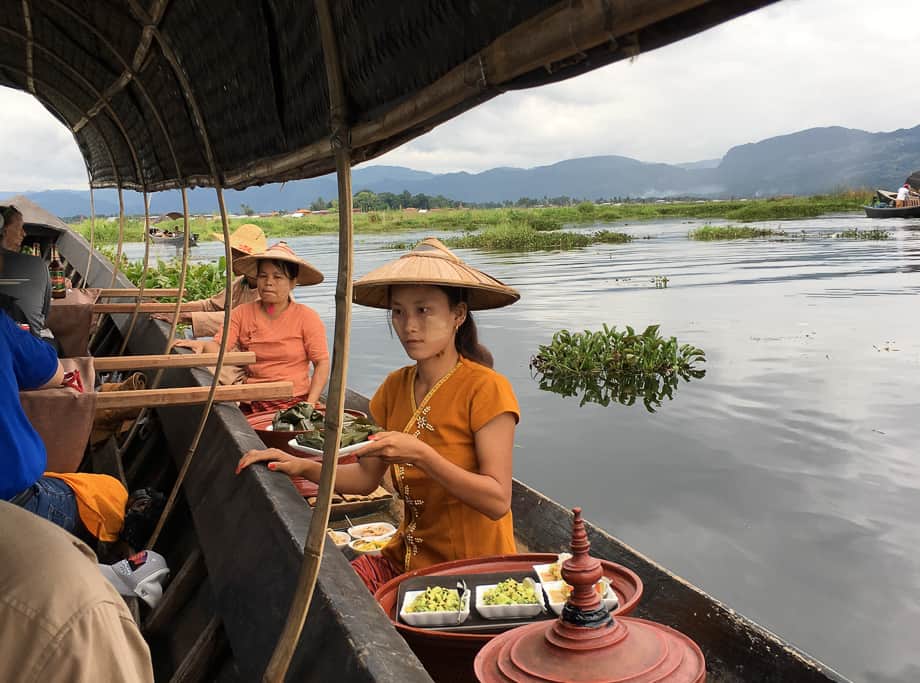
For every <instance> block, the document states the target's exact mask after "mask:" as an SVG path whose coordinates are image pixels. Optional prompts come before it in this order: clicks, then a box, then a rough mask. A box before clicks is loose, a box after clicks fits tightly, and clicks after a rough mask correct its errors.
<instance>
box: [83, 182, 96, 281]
mask: <svg viewBox="0 0 920 683" xmlns="http://www.w3.org/2000/svg"><path fill="white" fill-rule="evenodd" d="M95 253H96V197H95V196H94V194H93V179H92V178H90V179H89V255H88V256H87V257H86V270H84V271H83V279H82V280H81V281H80V285H81V286H80V289H86V283H87V282H89V268H90V266H91V265H93V254H95Z"/></svg>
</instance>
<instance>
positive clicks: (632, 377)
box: [530, 325, 706, 413]
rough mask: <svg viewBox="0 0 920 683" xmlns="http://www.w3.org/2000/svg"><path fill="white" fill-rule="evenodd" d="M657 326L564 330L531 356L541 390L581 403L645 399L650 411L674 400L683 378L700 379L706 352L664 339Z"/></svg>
mask: <svg viewBox="0 0 920 683" xmlns="http://www.w3.org/2000/svg"><path fill="white" fill-rule="evenodd" d="M658 329H659V326H658V325H649V326H648V327H647V328H645V331H644V332H639V333H637V332H636V331H635V330H634V329H633V328H632V327H629V326H627V327H626V328H625V329H624V330H617V328H616V327H615V326H614V327H608V326H607V325H604V326H603V329H602V330H599V331H596V332H592V331H590V330H585V331H584V332H569V331H568V330H560V331H559V332H556V334H554V335H553V339H552V342H550V343H549V344H547V345H541V346H540V348H539V350H538V351H537V354H536V355H535V356H533V358H531V360H530V368H531V371H532V372H533V373H534V377H535V378H537V379H538V380H539V382H540V388H541V389H544V390H546V391H552V392H554V393H557V394H560V395H562V396H581V404H580V405H584V404H585V403H597V404H599V405H602V406H608V405H610V403H611V402H614V403H620V404H622V405H627V406H631V405H633V404H634V403H635V402H636V400H637V399H641V400H642V403H643V405H644V406H645V408H646V410H648V411H649V412H651V413H654V412H655V409H656V408H658V407H660V406H661V402H662V401H663V400H664V399H665V398H667V399H668V400H672V399H673V398H674V391H675V389H676V388H677V385H678V383H679V381H680V380H684V381H690V380H691V379H700V378H702V377H703V376H704V375H705V374H706V370H704V369H703V368H701V367H700V364H701V363H705V362H706V354H705V353H704V352H703V351H702V350H701V349H698V348H696V347H695V346H691V345H690V344H680V343H678V341H677V339H676V338H675V337H670V338H667V339H666V338H664V337H662V336H661V335H660V334H659V333H658Z"/></svg>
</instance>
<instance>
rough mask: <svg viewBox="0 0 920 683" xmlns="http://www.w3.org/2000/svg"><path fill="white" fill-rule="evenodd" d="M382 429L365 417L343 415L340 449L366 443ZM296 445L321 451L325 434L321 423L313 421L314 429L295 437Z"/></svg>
mask: <svg viewBox="0 0 920 683" xmlns="http://www.w3.org/2000/svg"><path fill="white" fill-rule="evenodd" d="M382 431H383V429H382V428H380V427H378V426H377V425H375V424H374V423H373V422H371V421H370V420H368V419H367V418H366V417H355V416H354V415H349V414H348V413H346V414H345V416H344V420H343V423H342V442H341V444H340V445H341V447H342V448H344V447H345V446H351V445H353V444H356V443H361V442H362V441H367V438H368V437H369V436H370V435H371V434H376V433H377V432H382ZM296 438H297V443H299V444H300V445H301V446H307V447H308V448H315V449H316V450H318V451H321V450H323V445H324V443H325V432H324V431H323V423H322V421H321V420H320V421H315V422H314V427H313V428H312V429H309V430H307V431H305V432H304V433H303V434H298V435H297V437H296Z"/></svg>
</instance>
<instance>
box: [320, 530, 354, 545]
mask: <svg viewBox="0 0 920 683" xmlns="http://www.w3.org/2000/svg"><path fill="white" fill-rule="evenodd" d="M326 533H327V534H328V535H329V538H331V539H332V542H333V543H335V545H336V547H338V548H344V547H345V546H346V545H348V544H349V543H350V542H351V536H349V535H348V534H346V533H345V532H344V531H335V530H333V529H329V530H328V531H326Z"/></svg>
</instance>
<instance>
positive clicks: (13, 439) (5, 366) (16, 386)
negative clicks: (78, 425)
mask: <svg viewBox="0 0 920 683" xmlns="http://www.w3.org/2000/svg"><path fill="white" fill-rule="evenodd" d="M57 367H58V359H57V355H56V354H55V352H54V349H53V348H52V347H51V345H50V344H46V343H45V342H43V341H41V340H40V339H36V338H35V337H34V336H32V335H31V334H29V333H28V332H26V331H24V330H22V329H20V328H19V327H17V326H16V324H15V323H14V322H13V321H12V320H11V319H10V317H9V316H8V315H6V314H5V313H0V500H9V499H10V498H12V497H13V496H15V495H16V494H17V493H20V492H21V491H24V490H25V489H26V488H27V487H29V486H31V485H32V484H34V483H35V481H36V480H37V479H38V478H39V477H41V476H42V472H44V471H45V463H46V461H47V456H46V455H45V444H44V443H42V440H41V437H40V436H39V435H38V433H37V432H36V431H35V429H33V428H32V425H31V423H30V422H29V420H28V419H27V418H26V414H25V413H24V412H22V404H20V403H19V391H20V389H36V388H38V387H40V386H42V385H43V384H45V383H47V382H48V380H50V379H51V378H52V377H54V373H55V372H57Z"/></svg>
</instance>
